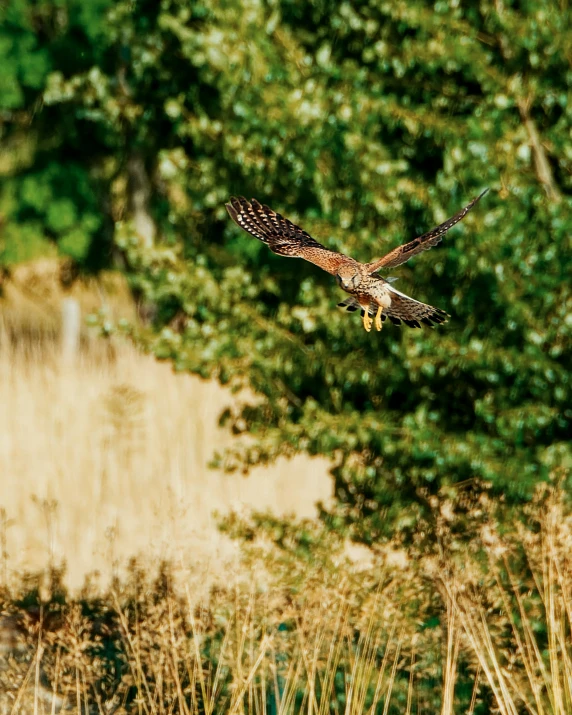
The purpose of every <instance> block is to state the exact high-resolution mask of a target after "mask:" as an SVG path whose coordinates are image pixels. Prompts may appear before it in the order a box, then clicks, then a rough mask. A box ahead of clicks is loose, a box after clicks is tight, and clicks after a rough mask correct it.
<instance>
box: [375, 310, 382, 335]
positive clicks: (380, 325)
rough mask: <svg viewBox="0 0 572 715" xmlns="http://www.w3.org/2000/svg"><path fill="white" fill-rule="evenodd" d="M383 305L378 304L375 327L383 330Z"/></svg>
mask: <svg viewBox="0 0 572 715" xmlns="http://www.w3.org/2000/svg"><path fill="white" fill-rule="evenodd" d="M381 311H382V307H381V305H378V306H377V313H376V314H375V329H376V330H381V329H382V328H383V323H382V322H381Z"/></svg>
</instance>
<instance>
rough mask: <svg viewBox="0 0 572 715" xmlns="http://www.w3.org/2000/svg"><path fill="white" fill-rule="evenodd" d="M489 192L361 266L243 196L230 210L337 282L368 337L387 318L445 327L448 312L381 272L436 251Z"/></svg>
mask: <svg viewBox="0 0 572 715" xmlns="http://www.w3.org/2000/svg"><path fill="white" fill-rule="evenodd" d="M487 191H488V189H485V190H484V191H483V192H482V194H480V195H479V196H477V197H476V198H475V199H473V200H472V201H471V202H470V203H469V204H467V205H466V206H465V208H464V209H462V210H461V211H459V213H457V214H455V215H454V216H452V217H451V218H450V219H447V221H445V222H444V223H442V224H440V225H439V226H436V227H435V228H433V229H431V231H428V232H427V233H424V234H422V235H421V236H418V237H417V238H414V239H413V241H409V243H404V244H403V245H402V246H398V247H397V248H394V249H393V250H392V251H390V252H389V253H387V254H386V255H385V256H383V258H379V259H377V260H376V261H372V262H371V263H360V262H359V261H356V260H355V259H353V258H351V257H350V256H345V255H344V254H343V253H338V252H337V251H331V250H330V249H328V248H326V247H325V246H322V244H321V243H318V241H316V240H315V239H313V238H312V236H310V234H309V233H306V231H304V230H302V229H301V228H300V227H299V226H296V224H294V223H292V222H291V221H289V220H288V219H287V218H284V217H283V216H281V215H280V214H279V213H277V212H276V211H273V210H272V209H270V208H268V206H265V205H264V204H261V203H259V202H258V201H257V200H256V199H252V201H247V200H246V199H245V198H244V197H242V196H240V197H238V198H235V197H231V199H230V203H228V204H226V208H227V211H228V213H229V215H230V217H231V218H232V220H233V221H234V222H235V223H236V224H237V225H238V226H240V228H242V229H244V230H245V231H247V232H248V233H250V234H251V235H252V236H254V237H255V238H257V239H258V240H259V241H262V242H263V243H265V244H266V245H267V246H268V247H269V248H270V250H271V251H273V252H274V253H277V254H278V255H279V256H290V257H293V258H303V259H304V260H306V261H310V263H314V264H315V265H316V266H319V267H320V268H323V270H325V271H327V272H328V273H331V274H332V275H333V276H335V278H336V280H337V282H338V285H339V286H340V288H342V289H343V290H345V291H346V293H349V294H350V296H351V297H350V298H346V299H345V300H344V301H342V302H341V303H338V305H339V306H340V307H343V308H346V309H347V310H349V311H355V310H358V309H361V311H362V316H363V326H364V328H365V329H366V330H367V331H368V332H369V331H370V330H371V326H372V324H374V325H375V328H376V330H381V328H382V321H384V320H385V319H386V318H389V319H390V320H391V322H392V323H394V324H395V325H400V324H401V322H403V323H405V325H408V326H409V327H410V328H420V327H421V323H424V324H425V325H436V324H439V323H444V322H445V321H446V319H447V318H448V315H447V313H445V311H444V310H441V309H440V308H434V307H433V306H432V305H427V304H426V303H421V302H420V301H418V300H414V299H413V298H410V297H409V296H408V295H405V294H404V293H401V292H400V291H398V290H396V289H395V288H394V287H393V286H392V285H391V278H387V279H386V278H382V277H381V276H380V275H379V274H378V271H379V270H380V269H382V268H395V266H400V265H401V264H402V263H405V262H406V261H408V260H409V259H410V258H412V257H413V256H416V255H417V254H418V253H421V252H422V251H426V250H428V249H429V248H432V247H433V246H436V245H437V244H438V243H439V242H440V241H441V239H442V237H443V236H444V234H445V233H447V231H448V230H449V229H450V228H452V227H453V226H454V225H455V224H457V223H459V221H461V220H462V219H464V218H465V216H466V215H467V214H468V213H469V211H470V210H471V209H472V208H473V206H474V205H475V204H476V203H477V201H479V200H480V199H481V198H482V197H483V196H484V195H485V194H486V193H487ZM372 316H373V319H372Z"/></svg>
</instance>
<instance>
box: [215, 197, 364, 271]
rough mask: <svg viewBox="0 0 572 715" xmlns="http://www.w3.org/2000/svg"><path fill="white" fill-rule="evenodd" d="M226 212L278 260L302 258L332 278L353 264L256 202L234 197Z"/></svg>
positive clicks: (349, 259) (350, 260)
mask: <svg viewBox="0 0 572 715" xmlns="http://www.w3.org/2000/svg"><path fill="white" fill-rule="evenodd" d="M226 209H227V211H228V213H229V216H230V217H231V218H232V220H233V221H234V222H235V223H236V224H237V225H238V226H240V228H242V229H244V230H245V231H247V232H248V233H250V234H251V235H252V236H254V237H255V238H257V239H258V240H259V241H262V242H263V243H266V245H267V246H268V247H269V248H270V250H271V251H273V252H274V253H277V254H278V255H279V256H290V257H293V258H303V259H305V260H306V261H310V263H314V264H315V265H317V266H319V267H320V268H322V269H323V270H325V271H327V272H328V273H332V274H335V273H336V272H337V270H338V268H339V267H340V266H341V265H342V264H344V263H347V262H353V261H352V259H351V258H348V257H347V256H344V255H343V254H342V253H337V252H336V251H330V250H329V249H327V248H326V247H325V246H322V244H321V243H318V241H316V240H315V239H313V238H312V237H311V236H310V234H309V233H306V231H304V230H303V229H301V228H300V227H299V226H296V224H294V223H292V221H289V220H288V219H287V218H284V216H281V215H280V214H279V213H277V212H276V211H273V210H272V209H271V208H269V207H268V206H265V205H264V204H261V203H260V202H259V201H257V200H256V199H252V201H247V200H246V199H245V198H244V197H242V196H239V197H238V198H235V197H232V198H231V199H230V202H229V203H228V204H226Z"/></svg>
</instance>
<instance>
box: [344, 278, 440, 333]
mask: <svg viewBox="0 0 572 715" xmlns="http://www.w3.org/2000/svg"><path fill="white" fill-rule="evenodd" d="M388 289H389V291H390V293H391V305H390V306H389V307H388V308H384V309H383V313H382V315H381V319H382V320H383V321H384V320H385V319H386V318H389V319H390V320H391V322H392V323H393V324H394V325H401V323H404V324H405V325H407V326H408V327H410V328H420V327H421V324H424V325H430V326H433V325H439V324H440V323H445V322H446V320H447V318H448V315H447V313H445V311H444V310H441V309H440V308H434V307H433V306H432V305H427V303H421V302H420V301H418V300H415V299H414V298H410V297H409V296H408V295H405V293H402V292H401V291H398V290H396V289H395V288H391V286H388ZM338 307H340V308H345V309H346V310H347V311H348V312H350V313H353V312H355V311H356V310H359V311H360V313H361V315H362V317H363V315H364V313H365V310H364V308H362V306H361V305H360V303H359V302H358V300H357V299H356V298H354V297H353V296H350V297H349V298H346V299H345V300H343V301H342V302H341V303H338ZM367 312H368V313H369V315H371V316H374V315H375V314H376V312H377V304H376V303H374V302H371V303H370V304H369V306H368V310H367Z"/></svg>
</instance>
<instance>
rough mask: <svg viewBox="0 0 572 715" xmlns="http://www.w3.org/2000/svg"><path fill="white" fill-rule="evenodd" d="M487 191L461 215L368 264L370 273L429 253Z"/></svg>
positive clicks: (460, 213) (474, 200)
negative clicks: (423, 252)
mask: <svg viewBox="0 0 572 715" xmlns="http://www.w3.org/2000/svg"><path fill="white" fill-rule="evenodd" d="M487 191H488V189H485V190H484V191H483V192H482V194H480V195H479V196H477V197H476V198H474V199H473V200H472V201H471V202H470V203H469V204H467V205H466V206H465V208H464V209H461V211H459V213H457V214H455V215H454V216H452V217H451V218H449V219H447V220H446V221H445V222H444V223H442V224H440V225H439V226H436V227H435V228H432V229H431V230H430V231H427V233H424V234H422V235H421V236H418V237H417V238H414V239H413V241H409V243H404V244H403V245H402V246H398V247H397V248H394V249H393V251H390V252H389V253H388V254H386V255H385V256H383V258H380V259H378V260H377V261H373V262H372V263H368V266H367V267H368V271H369V272H370V273H374V272H375V271H377V270H379V269H380V268H394V267H395V266H400V265H401V264H402V263H405V262H406V261H408V260H409V259H410V258H412V257H413V256H416V255H417V254H418V253H421V252H422V251H427V250H428V249H430V248H432V247H433V246H436V245H437V244H438V243H439V242H440V241H441V239H442V238H443V236H444V235H445V234H446V233H447V231H448V230H449V229H451V228H453V226H454V225H455V224H457V223H459V221H462V220H463V219H464V218H465V216H466V215H467V214H468V213H469V211H470V210H471V209H472V208H473V206H474V205H475V204H476V203H477V202H478V201H480V199H482V197H483V196H484V195H485V194H486V193H487Z"/></svg>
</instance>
